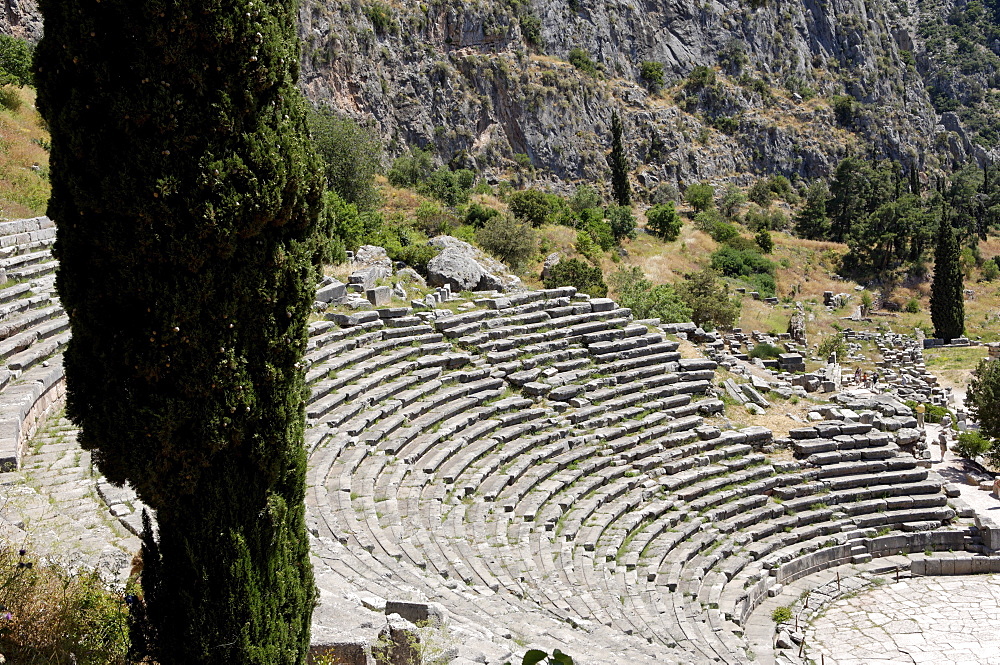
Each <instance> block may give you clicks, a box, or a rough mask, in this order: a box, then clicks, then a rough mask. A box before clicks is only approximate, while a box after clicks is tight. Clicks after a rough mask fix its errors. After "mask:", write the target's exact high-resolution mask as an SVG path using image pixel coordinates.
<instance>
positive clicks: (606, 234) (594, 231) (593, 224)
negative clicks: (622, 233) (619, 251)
mask: <svg viewBox="0 0 1000 665" xmlns="http://www.w3.org/2000/svg"><path fill="white" fill-rule="evenodd" d="M583 230H584V231H586V232H587V233H588V234H589V235H590V237H591V238H593V239H594V242H596V243H597V245H598V246H599V247H600V248H601V249H602V250H603V251H605V252H606V251H608V250H609V249H612V248H613V247H614V246H615V236H614V232H613V231H612V229H611V224H609V223H608V220H606V219H604V218H600V217H599V218H597V219H593V220H590V221H588V222H587V226H586V227H585V228H584V229H583Z"/></svg>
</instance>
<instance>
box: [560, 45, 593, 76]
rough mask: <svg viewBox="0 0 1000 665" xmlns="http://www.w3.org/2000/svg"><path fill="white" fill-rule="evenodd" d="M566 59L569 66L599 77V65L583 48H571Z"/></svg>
mask: <svg viewBox="0 0 1000 665" xmlns="http://www.w3.org/2000/svg"><path fill="white" fill-rule="evenodd" d="M566 59H567V60H569V64H571V65H573V66H574V67H576V68H577V69H579V70H580V71H581V72H583V73H584V74H590V75H591V76H597V64H596V63H595V62H594V61H593V60H591V58H590V54H589V53H587V52H586V51H584V50H583V49H582V48H579V47H575V48H571V49H570V50H569V53H568V54H567V56H566Z"/></svg>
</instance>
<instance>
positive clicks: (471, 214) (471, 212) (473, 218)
mask: <svg viewBox="0 0 1000 665" xmlns="http://www.w3.org/2000/svg"><path fill="white" fill-rule="evenodd" d="M498 216H500V211H499V210H497V209H496V208H491V207H490V206H484V205H481V204H479V203H473V204H471V205H470V206H469V208H468V209H467V210H466V211H465V223H466V224H471V225H472V226H474V227H476V228H477V229H479V228H482V227H483V226H484V225H485V224H486V222H488V221H489V220H490V219H492V218H494V217H498Z"/></svg>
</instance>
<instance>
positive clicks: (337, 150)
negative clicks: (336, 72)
mask: <svg viewBox="0 0 1000 665" xmlns="http://www.w3.org/2000/svg"><path fill="white" fill-rule="evenodd" d="M307 121H308V123H309V133H310V135H311V136H312V139H313V144H314V145H315V146H316V152H318V153H319V155H320V157H322V158H323V168H324V173H325V174H326V185H327V188H328V189H332V190H333V191H335V192H336V193H337V194H338V195H339V196H340V197H341V198H342V199H344V200H345V201H347V202H348V203H353V204H354V205H356V206H357V207H358V209H359V210H374V209H375V208H377V207H378V205H379V203H380V201H381V196H380V195H379V191H378V188H377V187H376V186H375V174H376V173H379V172H380V171H381V163H382V146H381V145H380V144H379V143H378V141H377V140H376V139H375V138H374V137H375V136H376V134H374V133H373V132H372V131H371V130H370V129H368V128H365V127H362V126H361V125H359V124H358V123H357V122H355V121H354V120H352V119H351V118H348V117H345V116H340V115H338V114H337V113H334V112H333V111H330V110H325V109H324V110H313V111H311V112H310V113H309V115H308V116H307Z"/></svg>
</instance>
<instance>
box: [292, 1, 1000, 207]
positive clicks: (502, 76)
mask: <svg viewBox="0 0 1000 665" xmlns="http://www.w3.org/2000/svg"><path fill="white" fill-rule="evenodd" d="M921 4H926V5H927V8H928V9H927V11H929V12H933V13H934V15H935V16H937V15H943V16H944V17H947V16H949V14H950V12H951V10H952V9H953V3H948V2H929V1H928V2H925V3H919V2H916V1H915V0H899V1H892V2H890V1H889V0H868V1H863V0H826V1H820V0H807V1H805V2H802V3H779V2H774V1H767V0H757V1H756V2H754V1H750V2H748V1H746V0H721V1H720V0H715V1H712V2H705V3H694V2H689V1H685V0H646V1H641V0H618V1H615V2H606V3H605V2H601V3H598V2H587V1H583V0H577V1H575V2H567V1H563V0H558V1H555V2H551V1H547V2H539V1H535V2H531V3H530V4H529V3H518V2H505V3H485V2H449V1H446V0H444V1H441V0H439V1H437V2H431V3H413V2H402V3H394V4H392V5H390V4H383V3H380V2H368V3H365V2H353V3H351V4H348V3H341V4H337V5H332V4H331V3H329V2H325V1H323V0H306V1H305V2H304V3H303V6H302V10H301V17H302V21H301V23H302V35H303V39H304V58H303V59H304V63H305V76H304V81H303V84H304V88H305V89H306V91H307V93H308V94H309V95H310V97H312V98H313V99H314V100H317V101H321V102H326V103H329V104H331V105H333V106H334V107H336V108H339V109H341V110H343V111H345V112H348V113H350V114H352V115H354V116H356V117H358V118H362V119H369V118H370V119H372V121H373V122H374V123H375V125H376V127H377V129H378V131H379V132H380V133H381V134H382V135H383V136H385V137H386V138H387V148H388V149H389V152H390V153H397V152H399V151H400V150H401V149H402V148H403V146H404V144H418V145H422V146H431V147H433V149H434V150H435V152H437V154H438V155H439V156H440V157H441V158H442V159H443V160H444V161H455V162H458V163H462V164H465V165H475V166H477V167H479V168H487V169H489V168H493V169H497V168H500V167H503V166H504V165H505V164H506V165H508V166H512V165H514V164H516V163H521V164H522V165H523V164H525V163H526V162H527V161H528V160H530V163H531V165H532V166H534V167H535V168H536V169H537V170H538V171H539V172H541V173H542V174H551V175H552V176H553V177H555V178H559V179H577V178H584V179H597V178H603V177H604V173H605V171H606V169H607V165H606V163H605V160H604V154H605V152H606V150H607V148H608V144H609V133H610V131H609V125H610V116H611V113H612V111H613V110H620V112H621V114H622V116H623V118H624V120H625V126H626V134H627V137H628V139H629V143H630V148H631V155H630V157H631V158H632V161H633V163H632V166H633V167H634V170H635V173H636V175H637V177H638V181H639V183H640V184H643V185H646V186H647V187H649V186H651V185H653V184H655V183H657V182H667V183H673V184H681V185H683V184H687V183H690V182H694V181H698V180H702V179H713V178H720V177H726V176H738V175H739V174H743V173H747V172H781V173H785V174H788V175H791V174H799V175H801V176H807V177H815V176H819V175H826V174H828V173H829V172H830V170H831V166H832V165H833V164H835V163H836V161H837V160H839V159H840V158H841V157H842V156H844V155H845V154H847V153H849V152H853V153H855V154H860V155H864V156H876V157H881V156H888V157H893V158H895V159H899V160H900V161H902V162H904V163H907V164H909V163H913V164H916V165H917V166H918V168H921V169H928V168H930V169H933V168H936V167H945V168H948V167H951V166H954V165H956V164H958V163H961V162H964V161H965V160H966V159H967V158H968V157H969V156H970V155H971V156H973V157H977V158H978V159H980V160H982V161H985V160H986V159H988V154H987V151H986V150H985V149H983V148H982V147H979V146H977V145H976V144H975V143H973V142H972V141H971V140H970V138H969V137H968V136H966V135H965V133H964V130H963V128H962V127H961V125H960V123H959V121H958V119H957V118H956V117H954V116H948V117H946V118H945V119H944V120H945V124H944V125H943V126H942V125H941V124H939V123H940V120H941V119H940V118H939V116H938V114H937V113H936V112H935V109H934V107H933V105H932V101H931V98H930V96H929V95H928V92H927V90H926V89H925V85H926V81H925V79H924V76H923V75H922V74H921V70H923V71H930V70H932V69H934V68H935V66H936V65H937V63H936V62H935V61H932V60H931V59H930V58H929V57H928V54H927V49H926V47H925V44H924V42H923V38H922V37H921V31H920V30H919V24H920V9H921V8H920V5H921ZM572 49H579V51H577V52H576V53H577V57H578V58H579V55H580V53H581V52H582V54H583V55H584V56H586V57H589V59H590V60H591V61H592V62H593V63H594V65H595V66H596V73H595V74H589V73H587V72H586V71H584V70H585V69H586V68H587V63H586V61H584V67H583V69H581V68H580V67H575V66H574V65H572V64H570V63H569V62H567V61H566V58H567V56H568V55H569V54H570V52H571V50H572ZM644 62H656V63H660V64H661V65H662V67H663V72H664V79H665V81H664V85H663V86H662V89H660V90H658V91H657V90H656V87H657V86H655V85H650V84H649V82H648V81H644V80H643V79H642V76H641V72H642V67H643V63H644ZM918 63H921V64H918ZM578 64H579V63H578ZM699 65H702V66H707V67H709V68H711V71H710V72H708V73H707V76H706V75H705V74H706V72H705V70H699V69H696V68H697V67H698V66H699ZM692 74H693V75H692ZM518 155H521V156H518ZM525 155H526V157H524V156H525Z"/></svg>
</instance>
